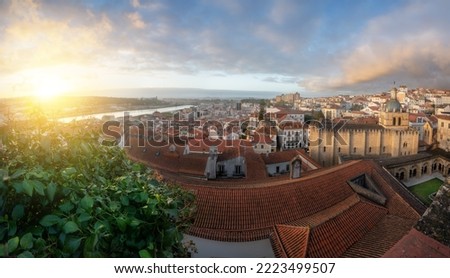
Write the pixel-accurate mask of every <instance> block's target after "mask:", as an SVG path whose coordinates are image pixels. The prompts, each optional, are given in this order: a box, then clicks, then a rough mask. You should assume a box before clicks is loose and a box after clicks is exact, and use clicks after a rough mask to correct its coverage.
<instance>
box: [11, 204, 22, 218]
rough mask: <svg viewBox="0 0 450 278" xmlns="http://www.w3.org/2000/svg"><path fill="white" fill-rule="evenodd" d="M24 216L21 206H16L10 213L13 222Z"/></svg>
mask: <svg viewBox="0 0 450 278" xmlns="http://www.w3.org/2000/svg"><path fill="white" fill-rule="evenodd" d="M24 214H25V212H24V208H23V205H16V206H15V207H14V209H13V211H12V214H11V217H12V219H13V220H15V221H17V220H19V219H20V218H22V217H23V215H24Z"/></svg>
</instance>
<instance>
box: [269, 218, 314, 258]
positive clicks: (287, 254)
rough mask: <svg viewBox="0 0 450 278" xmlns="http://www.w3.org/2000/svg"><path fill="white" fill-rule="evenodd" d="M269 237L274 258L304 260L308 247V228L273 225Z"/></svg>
mask: <svg viewBox="0 0 450 278" xmlns="http://www.w3.org/2000/svg"><path fill="white" fill-rule="evenodd" d="M273 230H274V231H273V233H272V234H271V235H270V242H271V244H272V247H273V250H274V253H275V257H277V258H304V257H305V256H306V250H307V247H308V237H309V228H308V227H298V226H288V225H275V226H274V228H273Z"/></svg>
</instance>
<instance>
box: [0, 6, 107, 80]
mask: <svg viewBox="0 0 450 278" xmlns="http://www.w3.org/2000/svg"><path fill="white" fill-rule="evenodd" d="M19 2H20V1H19ZM29 2H30V3H31V4H30V5H21V4H17V2H16V1H11V3H10V6H9V15H10V17H9V22H8V25H7V26H6V27H5V28H4V30H3V32H2V40H1V41H0V50H1V51H0V53H1V54H0V71H3V72H8V73H12V72H17V71H20V70H24V69H29V68H36V67H45V66H51V65H58V64H63V63H83V62H89V61H92V59H95V56H96V53H98V52H100V51H102V50H103V42H102V40H103V39H104V38H105V37H106V36H107V34H109V33H110V32H111V31H112V25H111V21H110V20H109V18H108V16H107V15H105V14H103V15H99V16H97V17H95V18H93V19H92V20H93V23H92V24H89V25H79V26H74V25H73V24H72V23H71V22H70V21H69V20H64V21H58V20H53V19H51V18H49V17H45V16H43V14H42V10H41V8H42V5H38V4H37V3H36V2H35V1H29ZM80 16H85V17H89V16H92V14H90V15H89V14H88V13H87V12H86V11H84V12H83V14H82V15H80Z"/></svg>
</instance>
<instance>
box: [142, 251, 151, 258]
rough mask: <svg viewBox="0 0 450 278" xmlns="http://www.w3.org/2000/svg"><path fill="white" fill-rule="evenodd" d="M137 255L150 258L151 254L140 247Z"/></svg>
mask: <svg viewBox="0 0 450 278" xmlns="http://www.w3.org/2000/svg"><path fill="white" fill-rule="evenodd" d="M139 257H141V258H152V255H151V254H150V252H148V251H147V250H146V249H142V250H141V251H139Z"/></svg>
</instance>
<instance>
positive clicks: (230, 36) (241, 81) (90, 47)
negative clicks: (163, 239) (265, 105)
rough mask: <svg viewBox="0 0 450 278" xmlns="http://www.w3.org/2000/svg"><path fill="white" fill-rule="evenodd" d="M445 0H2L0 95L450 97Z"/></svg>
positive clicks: (449, 24)
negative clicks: (166, 92)
mask: <svg viewBox="0 0 450 278" xmlns="http://www.w3.org/2000/svg"><path fill="white" fill-rule="evenodd" d="M449 10H450V1H447V0H442V1H439V0H433V1H407V0H400V1H390V0H373V1H370V0H367V1H364V0H362V1H357V0H354V1H349V0H342V1H334V0H328V1H327V0H324V1H322V0H317V1H297V0H292V1H290V0H267V1H265V0H259V1H246V0H198V1H183V0H179V1H170V0H167V1H150V0H123V1H120V0H118V1H107V0H96V1H95V0H92V1H82V0H81V1H79V0H66V1H58V0H20V1H19V0H0V97H13V96H20V95H33V94H35V95H55V94H61V93H69V92H70V93H80V94H81V93H83V92H86V91H94V90H108V89H120V88H154V87H156V88H160V87H163V88H166V87H168V88H201V89H218V90H239V91H245V90H251V91H266V92H267V91H273V92H280V93H283V92H285V93H287V92H300V93H301V94H303V95H310V96H311V95H313V96H315V95H316V96H320V95H330V94H338V93H349V94H361V93H372V92H381V91H387V90H389V89H390V88H391V87H392V86H393V84H394V82H396V83H395V84H397V85H406V86H408V87H409V88H416V87H427V88H440V89H450V78H449V77H450V51H449V49H450V32H449V30H448V28H449V27H450V17H449V16H448V11H449Z"/></svg>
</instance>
